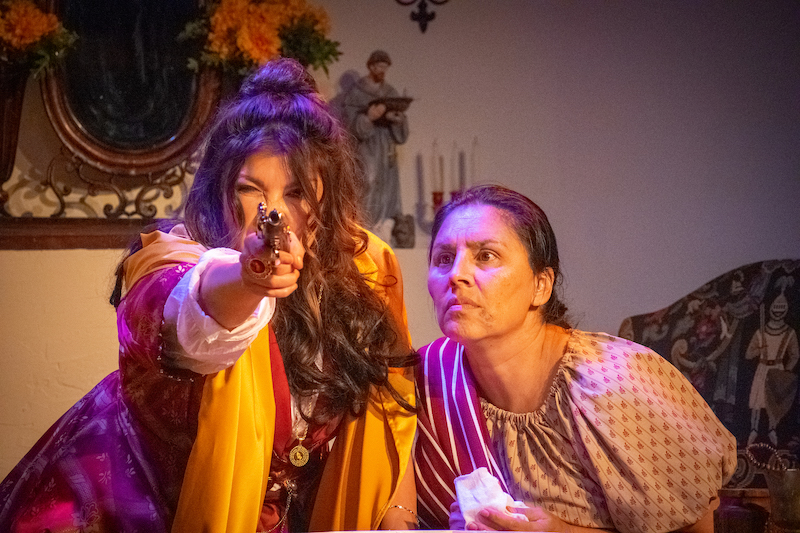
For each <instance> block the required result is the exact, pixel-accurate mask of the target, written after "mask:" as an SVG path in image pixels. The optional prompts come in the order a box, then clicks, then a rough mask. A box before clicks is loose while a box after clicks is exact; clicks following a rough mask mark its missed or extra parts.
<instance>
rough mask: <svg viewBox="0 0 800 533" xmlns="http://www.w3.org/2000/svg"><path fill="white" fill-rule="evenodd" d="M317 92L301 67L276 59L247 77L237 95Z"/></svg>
mask: <svg viewBox="0 0 800 533" xmlns="http://www.w3.org/2000/svg"><path fill="white" fill-rule="evenodd" d="M315 92H317V83H316V81H314V78H313V77H312V76H311V74H309V73H308V72H307V71H306V69H305V68H303V66H302V65H301V64H300V63H298V62H297V61H295V60H294V59H289V58H278V59H274V60H272V61H270V62H268V63H266V64H265V65H264V66H263V67H261V68H259V69H258V70H256V71H255V72H254V73H253V74H251V75H250V76H248V77H247V78H246V79H245V80H244V82H243V83H242V87H241V89H239V95H240V96H241V97H244V98H251V97H254V96H259V95H262V94H271V95H275V96H278V95H281V94H285V95H293V94H310V93H315Z"/></svg>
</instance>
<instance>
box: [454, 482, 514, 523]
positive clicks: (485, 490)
mask: <svg viewBox="0 0 800 533" xmlns="http://www.w3.org/2000/svg"><path fill="white" fill-rule="evenodd" d="M455 485H456V499H457V500H458V507H459V508H460V510H461V514H462V516H463V517H464V522H465V523H466V524H465V527H466V526H469V525H470V524H472V523H473V522H475V521H476V518H477V516H478V513H479V512H481V511H482V510H484V509H492V510H495V511H497V512H499V513H503V514H506V515H508V516H512V517H515V518H524V519H527V518H526V516H525V515H523V514H519V513H512V512H510V511H509V510H508V509H506V507H508V506H512V507H525V504H524V503H522V502H519V501H515V500H514V498H512V497H511V496H510V495H509V494H507V493H506V492H505V491H503V489H502V488H501V487H500V481H498V479H497V478H496V477H494V476H493V475H491V474H490V473H489V471H488V470H487V469H486V468H485V467H480V468H477V469H475V470H473V471H472V473H470V474H466V475H463V476H458V477H457V478H456V480H455Z"/></svg>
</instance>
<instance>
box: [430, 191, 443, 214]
mask: <svg viewBox="0 0 800 533" xmlns="http://www.w3.org/2000/svg"><path fill="white" fill-rule="evenodd" d="M431 196H432V197H433V212H434V213H436V212H437V211H438V210H439V209H440V208H441V207H442V206H443V205H444V192H442V191H433V192H432V193H431Z"/></svg>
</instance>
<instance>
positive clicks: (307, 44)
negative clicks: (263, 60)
mask: <svg viewBox="0 0 800 533" xmlns="http://www.w3.org/2000/svg"><path fill="white" fill-rule="evenodd" d="M316 26H317V21H316V20H315V19H314V18H313V17H312V16H310V15H304V16H302V17H299V18H296V19H294V20H292V21H291V22H289V24H286V25H284V26H282V27H281V28H280V30H279V31H278V37H280V39H281V55H283V56H284V57H291V58H293V59H296V60H297V61H299V62H300V64H302V65H303V66H311V67H313V68H315V69H320V68H321V69H322V70H324V71H325V74H328V65H330V64H331V63H333V62H334V61H337V60H338V59H339V56H340V55H341V52H340V51H339V43H338V42H337V41H332V40H330V39H328V38H327V37H325V35H324V34H323V33H322V32H321V31H319V30H318V29H317V27H316Z"/></svg>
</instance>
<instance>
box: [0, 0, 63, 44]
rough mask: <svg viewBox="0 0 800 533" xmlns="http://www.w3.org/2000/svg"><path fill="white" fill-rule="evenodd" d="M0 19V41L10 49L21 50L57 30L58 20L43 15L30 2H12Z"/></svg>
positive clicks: (52, 16) (48, 14) (21, 0)
mask: <svg viewBox="0 0 800 533" xmlns="http://www.w3.org/2000/svg"><path fill="white" fill-rule="evenodd" d="M6 7H7V10H6V12H5V14H3V15H2V18H0V39H2V40H3V41H5V42H6V43H8V44H9V45H10V46H11V48H16V49H19V50H21V49H23V48H25V47H27V46H29V45H31V44H33V43H35V42H36V41H38V40H39V39H41V38H42V37H44V36H45V35H48V34H50V33H53V32H54V31H56V30H57V29H58V18H57V17H56V16H55V15H53V14H52V13H43V12H42V11H41V10H40V9H39V8H38V7H36V5H34V3H33V2H31V1H30V0H12V1H11V2H8V3H7V4H6Z"/></svg>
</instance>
